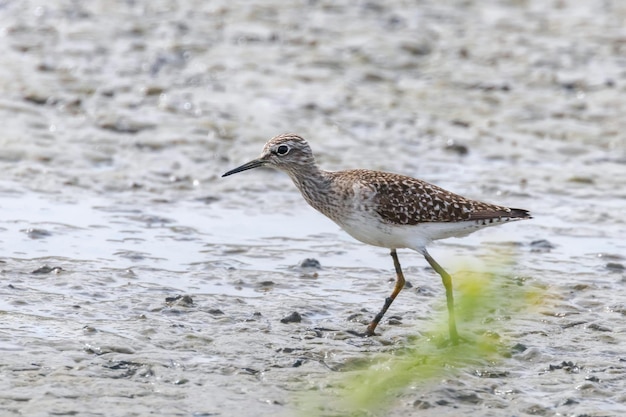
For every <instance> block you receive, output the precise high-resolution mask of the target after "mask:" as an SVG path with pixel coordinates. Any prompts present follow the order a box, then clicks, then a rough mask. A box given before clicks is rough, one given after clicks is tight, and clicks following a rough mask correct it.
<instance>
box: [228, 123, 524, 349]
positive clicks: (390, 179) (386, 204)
mask: <svg viewBox="0 0 626 417" xmlns="http://www.w3.org/2000/svg"><path fill="white" fill-rule="evenodd" d="M262 166H267V167H271V168H276V169H279V170H281V171H284V172H286V173H287V175H289V177H291V179H292V181H293V182H294V184H295V185H296V187H298V189H299V190H300V192H301V193H302V196H303V197H304V199H305V200H306V201H307V203H309V204H310V205H311V206H312V207H313V208H315V209H316V210H318V211H319V212H321V213H322V214H324V215H325V216H327V217H328V218H330V219H331V220H332V221H334V222H335V223H337V224H338V225H339V226H340V227H341V228H342V229H343V230H345V231H346V232H347V233H348V234H349V235H350V236H352V237H353V238H355V239H357V240H359V241H361V242H363V243H367V244H369V245H374V246H380V247H383V248H388V249H390V250H391V258H392V259H393V265H394V267H395V270H396V283H395V286H394V289H393V292H392V293H391V295H390V296H389V297H387V298H386V299H385V303H384V305H383V308H382V309H381V310H380V312H379V313H378V314H376V316H375V317H374V319H373V320H372V322H371V323H370V324H369V325H368V326H367V329H366V332H365V335H367V336H372V335H374V334H375V333H374V331H375V329H376V326H377V325H378V323H379V322H380V320H381V319H382V318H383V316H384V315H385V312H386V311H387V309H388V308H389V306H390V305H391V303H393V300H395V298H396V297H397V295H398V294H399V293H400V291H401V290H402V288H403V287H404V284H405V280H404V274H403V273H402V268H401V267H400V262H399V261H398V254H397V253H396V250H397V249H402V248H409V249H413V250H415V251H417V252H419V253H421V254H422V255H423V256H424V258H426V261H427V262H428V263H429V264H430V266H431V267H432V268H433V269H434V270H435V271H436V272H437V273H438V274H439V275H440V276H441V279H442V280H443V285H444V287H445V290H446V301H447V307H448V315H449V317H448V327H449V333H450V340H451V342H452V343H453V344H458V341H459V335H458V332H457V329H456V321H455V317H454V296H453V291H452V278H451V277H450V275H449V274H448V273H447V272H446V271H445V270H444V269H443V268H442V267H441V266H440V265H439V264H438V263H437V262H436V261H435V260H434V259H433V258H432V256H430V254H429V253H428V251H427V250H426V245H427V244H429V243H430V242H432V241H434V240H438V239H445V238H449V237H462V236H467V235H468V234H470V233H472V232H474V231H476V230H479V229H482V228H485V227H489V226H495V225H498V224H502V223H507V222H511V221H514V220H522V219H530V218H531V216H530V214H529V212H528V211H527V210H523V209H516V208H509V207H504V206H497V205H494V204H489V203H483V202H480V201H476V200H470V199H468V198H465V197H462V196H460V195H457V194H453V193H451V192H449V191H446V190H444V189H442V188H439V187H437V186H435V185H432V184H429V183H427V182H425V181H421V180H418V179H415V178H411V177H407V176H404V175H399V174H391V173H388V172H380V171H369V170H365V169H352V170H347V171H336V172H331V171H324V170H322V169H320V168H319V167H318V166H317V164H316V163H315V158H314V157H313V152H312V151H311V148H310V147H309V144H308V143H307V142H306V141H305V140H304V139H303V138H301V137H300V136H297V135H294V134H283V135H279V136H276V137H274V138H272V139H270V140H269V141H268V142H267V143H266V144H265V147H264V148H263V152H262V153H261V156H260V157H258V158H257V159H255V160H252V161H250V162H248V163H246V164H243V165H241V166H240V167H238V168H235V169H233V170H230V171H228V172H227V173H225V174H224V175H222V177H226V176H228V175H232V174H236V173H238V172H241V171H245V170H248V169H252V168H257V167H262Z"/></svg>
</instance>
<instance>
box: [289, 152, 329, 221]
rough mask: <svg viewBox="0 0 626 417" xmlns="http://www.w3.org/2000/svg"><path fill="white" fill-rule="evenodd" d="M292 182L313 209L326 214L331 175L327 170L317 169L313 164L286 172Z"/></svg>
mask: <svg viewBox="0 0 626 417" xmlns="http://www.w3.org/2000/svg"><path fill="white" fill-rule="evenodd" d="M288 174H289V176H290V177H291V180H292V181H293V183H294V184H295V185H296V187H298V189H299V190H300V192H301V193H302V196H303V197H304V199H305V200H306V201H307V203H309V205H311V206H312V207H313V208H314V209H316V210H318V211H320V212H322V213H323V214H326V215H327V216H328V215H329V213H326V211H327V207H328V204H327V203H328V197H329V194H330V189H331V183H332V176H331V175H330V173H329V172H328V171H324V170H321V169H319V167H318V166H317V165H315V164H312V165H309V166H307V167H306V169H299V170H298V171H297V172H288Z"/></svg>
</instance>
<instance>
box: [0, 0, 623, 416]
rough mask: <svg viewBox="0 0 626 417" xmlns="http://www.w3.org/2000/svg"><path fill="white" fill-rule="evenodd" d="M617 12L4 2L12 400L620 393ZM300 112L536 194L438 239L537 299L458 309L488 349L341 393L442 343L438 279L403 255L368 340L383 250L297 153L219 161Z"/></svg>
mask: <svg viewBox="0 0 626 417" xmlns="http://www.w3.org/2000/svg"><path fill="white" fill-rule="evenodd" d="M625 19H626V5H622V4H621V3H620V2H603V3H600V4H595V3H593V2H574V1H553V2H545V1H538V0H537V1H486V2H478V1H476V2H474V1H450V2H443V3H442V2H434V1H432V2H431V1H424V2H417V3H415V2H413V3H407V2H402V1H391V2H385V3H384V4H377V3H372V2H343V3H337V2H324V1H310V2H296V3H289V4H287V3H284V2H264V3H263V5H252V4H249V3H248V2H221V1H211V2H196V1H181V2H168V1H156V2H105V1H96V2H86V3H82V2H72V1H67V2H65V1H53V2H47V3H46V4H45V5H42V4H39V3H34V2H30V1H19V2H18V1H8V2H5V3H4V4H3V6H2V8H1V9H0V21H1V22H2V25H1V30H0V33H1V36H0V44H1V45H2V50H3V51H4V54H3V56H2V58H1V59H2V65H0V86H1V88H2V91H3V95H2V97H1V98H0V115H1V117H2V124H3V127H2V130H1V133H0V168H1V169H2V172H3V174H2V176H1V177H0V276H1V279H2V285H0V315H1V316H2V325H1V326H0V351H1V353H2V354H1V355H0V356H1V358H0V410H1V414H2V415H3V416H4V415H6V416H19V415H28V416H48V415H81V416H100V415H107V416H144V415H148V414H153V415H170V416H174V415H177V416H178V415H180V416H214V415H215V416H242V417H245V416H276V415H284V416H294V415H327V416H336V415H385V416H407V415H419V416H457V415H468V414H470V413H471V414H472V415H477V416H501V415H540V416H557V415H559V416H560V415H566V416H619V415H624V414H626V394H625V393H626V382H624V381H626V348H625V347H624V346H626V320H625V319H626V317H625V315H626V306H625V301H624V300H626V272H625V267H626V240H624V236H626V222H625V220H624V209H625V208H626V188H625V184H626V136H625V134H624V132H625V131H626V119H625V118H624V117H623V115H624V114H626V99H625V97H626V95H625V94H626V61H625V58H624V57H625V56H626V55H625V54H626V33H625V32H624V29H623V22H624V21H625ZM283 132H296V133H299V134H301V135H302V136H304V137H306V138H307V139H308V140H309V141H310V143H311V146H312V148H313V151H314V152H315V153H316V155H317V158H318V161H319V162H320V164H321V165H322V166H323V167H325V168H327V169H343V168H357V167H358V168H370V169H381V170H386V171H393V172H399V173H403V174H408V175H411V176H415V177H418V178H422V179H424V180H427V181H430V182H433V183H436V184H438V185H440V186H442V187H444V188H446V189H449V190H451V191H454V192H457V193H460V194H463V195H465V196H468V197H471V198H475V199H479V200H484V201H489V202H494V203H498V204H504V205H509V206H512V207H521V208H525V209H529V210H530V211H531V212H532V214H533V216H534V219H533V220H531V221H524V222H519V223H516V224H511V225H505V226H502V227H498V228H493V229H487V230H484V231H481V232H478V233H475V234H474V235H471V236H469V237H467V238H464V239H458V240H457V239H450V240H447V241H443V242H441V243H439V244H437V245H435V246H433V247H432V248H431V249H430V251H431V253H432V255H433V257H434V258H435V259H437V260H438V261H439V263H441V264H442V266H444V267H445V268H446V269H447V270H448V271H449V272H451V273H452V275H453V279H454V277H455V276H457V277H459V276H465V275H464V271H470V272H472V271H473V273H475V274H480V273H481V271H483V273H484V274H483V275H485V276H489V277H492V278H493V279H494V280H495V279H501V280H503V282H504V283H505V287H506V285H509V286H510V287H511V288H513V287H520V288H524V289H526V290H529V291H533V292H534V293H536V294H540V297H538V298H535V299H534V300H533V302H532V305H529V306H527V307H528V308H520V307H519V306H517V307H515V308H513V307H512V308H511V309H510V310H508V311H507V309H494V310H491V311H489V309H487V316H486V317H485V318H484V319H483V320H482V321H481V322H480V323H479V324H478V325H470V324H468V323H467V321H469V318H465V319H464V318H459V323H458V326H459V330H460V332H461V333H464V334H465V335H466V336H468V338H470V339H472V338H474V337H478V336H480V335H483V334H486V333H487V334H490V335H491V336H492V337H493V345H494V346H495V347H496V350H497V351H498V352H499V354H498V355H497V357H496V358H495V359H493V358H490V359H484V360H481V359H477V360H474V361H472V362H471V363H470V364H469V365H466V366H463V367H459V368H457V369H452V368H451V369H449V372H448V371H447V372H446V373H444V374H443V376H442V377H440V378H436V379H431V380H428V381H425V380H419V378H417V380H416V381H414V382H412V383H410V384H407V386H406V388H405V389H402V390H400V391H399V392H398V393H396V394H394V397H393V400H392V401H390V402H389V404H387V405H385V406H384V407H382V408H381V409H377V410H369V411H367V410H363V409H362V408H361V409H359V408H358V407H356V408H354V409H346V408H345V404H344V405H342V404H341V402H340V401H338V399H340V398H341V396H342V395H343V394H342V392H343V391H342V386H345V384H346V383H345V378H346V376H350V375H358V372H359V371H358V370H357V369H361V368H363V367H367V366H368V365H370V364H371V363H373V362H374V361H379V360H380V358H386V357H393V356H400V355H402V354H403V352H405V351H406V350H407V349H410V348H412V347H414V346H419V344H420V343H429V341H430V340H435V339H437V338H438V337H439V334H438V333H439V330H437V329H436V327H433V323H434V322H437V320H439V319H440V318H441V317H445V306H444V292H443V288H442V285H441V282H440V280H439V278H438V276H437V275H436V274H435V273H434V272H433V271H432V270H430V269H429V268H427V266H426V263H425V261H424V260H423V259H422V257H421V256H420V255H418V254H416V253H412V252H410V251H400V252H399V257H400V261H401V263H402V265H403V268H404V270H405V275H406V277H407V280H408V281H409V282H410V284H411V285H410V287H407V288H406V289H405V290H404V291H403V292H402V293H401V294H400V296H399V297H398V299H397V300H396V301H395V303H394V304H393V306H392V307H391V309H390V310H389V312H388V314H387V316H386V317H385V319H384V320H383V322H382V323H381V325H380V327H379V329H378V331H379V335H378V336H375V337H371V338H362V337H358V336H355V335H354V334H353V332H355V331H357V332H358V331H362V330H363V329H364V326H365V324H366V323H367V322H368V321H369V320H370V319H371V318H372V316H373V315H374V314H375V313H376V312H377V310H378V309H379V308H380V307H381V306H382V302H383V300H384V298H385V297H386V296H388V295H389V293H390V291H391V289H392V287H393V264H392V262H391V258H390V257H389V255H388V253H387V251H386V250H384V249H379V248H374V247H367V246H365V245H362V244H360V243H358V242H355V241H353V240H351V238H349V237H348V236H347V235H346V234H344V233H343V232H342V231H341V230H339V229H338V228H337V226H336V225H334V224H333V223H332V222H330V221H329V220H327V219H325V218H324V217H323V216H321V215H320V214H318V213H316V212H314V210H313V209H311V208H309V207H308V206H306V203H305V202H304V201H303V200H302V198H301V196H300V195H299V194H298V192H297V190H296V189H295V187H294V186H293V185H292V184H291V183H290V180H289V179H288V178H287V176H286V175H283V174H281V173H279V172H273V171H268V170H258V171H251V172H247V173H241V174H238V175H237V176H233V177H229V178H220V175H221V174H222V173H223V172H225V171H226V170H228V169H231V168H233V167H235V166H238V165H239V164H241V163H243V162H246V161H248V160H250V159H252V158H254V157H256V156H257V155H258V153H259V152H260V150H261V148H262V146H263V144H264V143H265V141H266V140H267V139H268V138H270V137H271V136H274V135H276V134H278V133H283ZM463 285H464V283H463V279H458V280H455V287H456V288H460V287H463ZM445 349H449V348H445V347H442V348H440V350H441V351H445ZM381 372H384V370H381ZM311 404H313V407H312V408H311V407H310V405H311ZM305 405H308V406H309V408H307V410H308V411H303V410H304V409H305V408H306V407H304V406H305ZM368 413H369V414H368Z"/></svg>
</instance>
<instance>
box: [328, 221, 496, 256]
mask: <svg viewBox="0 0 626 417" xmlns="http://www.w3.org/2000/svg"><path fill="white" fill-rule="evenodd" d="M507 221H508V219H502V220H499V221H494V222H493V223H487V224H483V222H482V221H476V220H471V221H463V222H444V223H438V222H426V223H419V224H416V225H393V224H386V223H382V222H380V220H379V219H377V218H371V217H370V218H366V217H359V218H354V217H351V218H344V219H342V220H341V222H339V221H337V222H336V223H337V224H338V225H339V226H340V227H341V228H342V229H343V230H345V231H346V232H347V233H348V234H349V235H350V236H352V237H353V238H355V239H356V240H359V241H361V242H363V243H367V244H368V245H373V246H380V247H383V248H389V249H401V248H410V249H413V250H416V251H418V252H422V251H423V249H424V248H425V247H426V245H428V244H429V243H431V242H432V241H434V240H438V239H446V238H449V237H463V236H467V235H469V234H470V233H472V232H475V231H476V230H479V229H482V228H485V227H488V226H495V225H498V224H502V223H504V222H507Z"/></svg>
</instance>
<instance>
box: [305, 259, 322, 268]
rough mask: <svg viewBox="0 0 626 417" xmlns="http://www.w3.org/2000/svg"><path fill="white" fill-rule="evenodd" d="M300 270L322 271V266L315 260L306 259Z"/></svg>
mask: <svg viewBox="0 0 626 417" xmlns="http://www.w3.org/2000/svg"><path fill="white" fill-rule="evenodd" d="M299 266H300V268H311V269H321V268H322V265H321V264H320V261H318V260H317V259H315V258H306V259H304V260H303V261H302V262H300V265H299Z"/></svg>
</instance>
